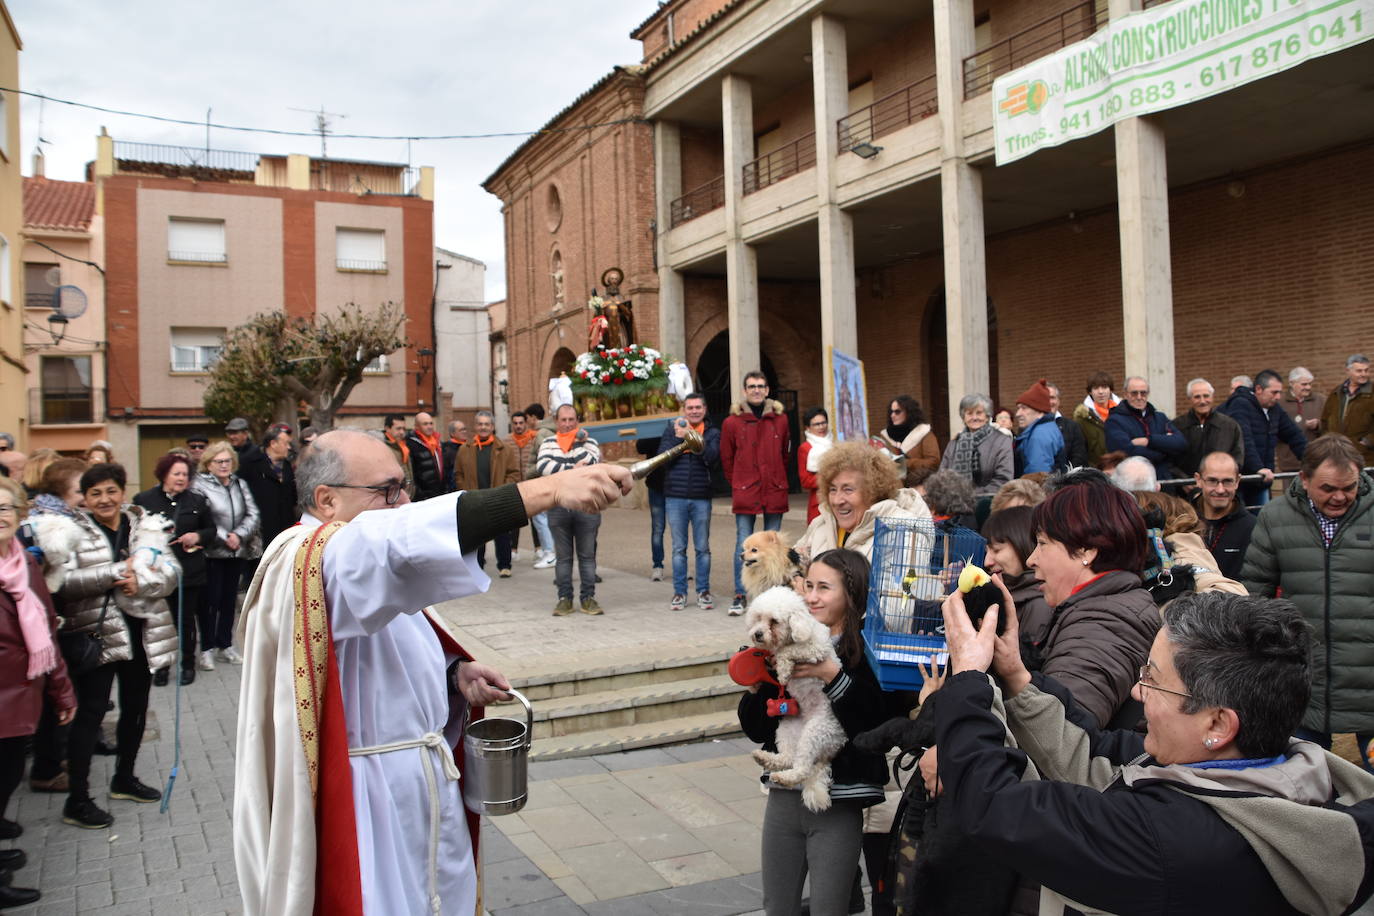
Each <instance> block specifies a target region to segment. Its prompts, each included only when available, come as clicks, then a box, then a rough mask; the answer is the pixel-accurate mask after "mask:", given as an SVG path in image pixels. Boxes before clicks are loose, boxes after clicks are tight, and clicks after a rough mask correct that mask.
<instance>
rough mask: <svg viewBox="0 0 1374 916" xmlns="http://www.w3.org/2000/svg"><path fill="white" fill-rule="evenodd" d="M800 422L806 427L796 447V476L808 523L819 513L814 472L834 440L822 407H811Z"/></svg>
mask: <svg viewBox="0 0 1374 916" xmlns="http://www.w3.org/2000/svg"><path fill="white" fill-rule="evenodd" d="M802 423H803V424H804V425H805V427H806V428H805V429H803V430H802V432H803V434H804V435H803V438H804V439H805V440H806V441H804V442H803V443H802V444H801V448H799V449H797V478H798V479H799V480H800V481H801V488H802V489H803V490H805V491H806V494H807V499H806V523H807V524H808V525H809V524H811V523H812V522H813V521H815V520H816V516H818V515H820V514H821V508H820V503H819V500H818V498H817V495H816V494H817V493H818V492H819V490H818V489H817V488H818V487H819V484H818V483H817V482H816V472H817V471H819V470H820V469H821V458H822V457H823V456H824V455H825V453H826V452H828V451H830V447H831V446H832V445H834V444H835V440H834V439H832V438H831V436H830V415H829V414H828V413H826V412H825V408H824V407H812V408H811V409H810V410H808V411H807V412H806V414H805V416H803V417H802Z"/></svg>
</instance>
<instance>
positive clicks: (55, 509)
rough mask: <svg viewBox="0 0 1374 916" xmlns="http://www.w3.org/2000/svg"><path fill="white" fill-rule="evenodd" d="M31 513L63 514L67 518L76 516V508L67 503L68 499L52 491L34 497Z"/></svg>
mask: <svg viewBox="0 0 1374 916" xmlns="http://www.w3.org/2000/svg"><path fill="white" fill-rule="evenodd" d="M29 514H30V515H61V516H64V517H66V518H76V510H74V509H73V508H72V507H71V506H69V505H67V502H66V500H64V499H62V497H60V496H54V495H52V494H51V493H39V494H38V495H37V496H35V497H34V498H33V509H32V510H30V511H29Z"/></svg>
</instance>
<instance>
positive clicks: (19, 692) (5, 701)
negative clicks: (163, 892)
mask: <svg viewBox="0 0 1374 916" xmlns="http://www.w3.org/2000/svg"><path fill="white" fill-rule="evenodd" d="M25 508H26V507H25V502H24V490H23V488H22V487H20V486H19V484H18V483H16V482H15V481H13V480H11V479H10V478H8V477H3V478H0V839H6V840H12V839H15V838H16V837H18V836H19V835H20V834H21V833H22V832H23V828H22V827H20V826H19V825H18V824H16V823H15V822H14V821H8V820H5V819H4V814H5V809H6V808H7V807H8V806H9V801H10V795H12V794H13V793H14V790H15V788H16V787H17V786H18V785H19V780H20V779H21V778H22V777H23V775H24V741H25V739H26V738H28V736H29V735H32V734H33V732H34V729H35V728H37V726H38V716H39V714H40V713H41V712H42V710H43V694H44V693H45V692H46V693H47V695H48V697H49V698H50V699H51V700H52V704H53V707H54V708H55V709H56V710H57V721H58V723H59V724H62V725H65V724H66V723H68V722H70V721H71V720H72V716H74V715H75V714H76V694H75V693H74V692H73V690H72V682H71V680H69V679H68V677H67V665H66V663H65V662H64V661H63V660H62V653H61V652H59V651H58V647H57V638H56V636H55V635H54V634H55V632H56V630H57V615H56V614H55V613H54V612H53V606H52V598H51V597H49V595H48V587H47V585H46V584H44V582H43V574H42V571H41V570H40V569H39V568H38V564H37V563H35V562H34V559H33V557H32V556H31V555H30V554H29V553H28V551H26V550H25V549H24V547H23V545H21V544H20V543H19V541H18V539H17V538H16V537H15V534H16V533H17V532H18V530H19V521H20V513H21V512H23V511H24V509H25ZM25 861H26V856H25V855H24V853H23V851H22V850H19V849H5V850H0V873H4V875H5V876H6V877H8V873H9V872H12V871H14V870H16V869H19V868H22V867H23V865H24V863H25ZM38 896H39V895H38V891H36V890H31V889H29V888H22V887H13V886H11V882H10V881H8V880H0V909H3V908H7V907H13V906H22V905H23V904H25V903H32V902H33V901H35V900H37V899H38Z"/></svg>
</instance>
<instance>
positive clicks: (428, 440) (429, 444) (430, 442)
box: [415, 429, 444, 461]
mask: <svg viewBox="0 0 1374 916" xmlns="http://www.w3.org/2000/svg"><path fill="white" fill-rule="evenodd" d="M415 438H416V439H419V440H420V441H421V442H423V443H424V444H425V448H427V449H429V453H430V454H431V455H433V456H434V460H435V461H438V460H439V456H440V455H442V454H443V452H444V447H443V446H442V445H440V444H439V434H438V433H434V434H433V435H430V436H426V435H425V434H424V433H422V432H420V431H419V430H418V429H417V430H415Z"/></svg>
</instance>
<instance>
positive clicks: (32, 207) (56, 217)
mask: <svg viewBox="0 0 1374 916" xmlns="http://www.w3.org/2000/svg"><path fill="white" fill-rule="evenodd" d="M94 215H95V185H94V184H92V183H91V182H89V181H53V180H51V179H48V178H25V179H24V225H25V226H31V227H33V228H34V229H71V230H77V231H82V230H86V229H89V228H90V227H91V217H92V216H94Z"/></svg>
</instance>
